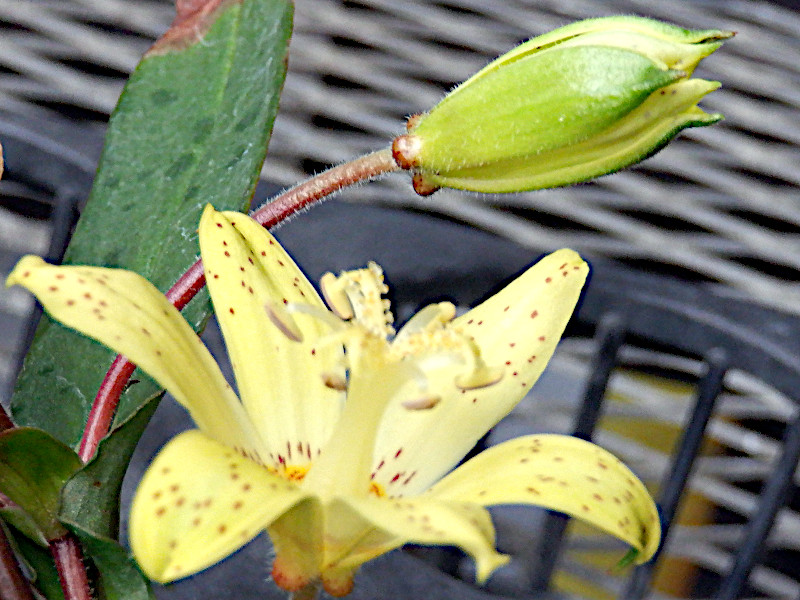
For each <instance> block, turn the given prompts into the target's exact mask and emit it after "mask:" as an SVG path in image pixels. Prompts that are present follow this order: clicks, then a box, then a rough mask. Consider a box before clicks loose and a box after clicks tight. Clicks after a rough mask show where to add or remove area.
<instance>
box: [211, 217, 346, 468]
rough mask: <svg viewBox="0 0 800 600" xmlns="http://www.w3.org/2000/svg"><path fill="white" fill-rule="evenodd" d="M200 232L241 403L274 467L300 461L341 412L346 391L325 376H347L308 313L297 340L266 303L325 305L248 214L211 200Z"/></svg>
mask: <svg viewBox="0 0 800 600" xmlns="http://www.w3.org/2000/svg"><path fill="white" fill-rule="evenodd" d="M199 233H200V251H201V254H202V256H203V265H204V267H205V272H206V281H207V284H208V288H209V292H210V293H211V298H212V300H213V302H214V308H215V311H216V315H217V319H218V320H219V323H220V326H221V328H222V332H223V335H224V337H225V344H226V346H227V348H228V354H229V355H230V358H231V362H232V364H233V369H234V373H235V374H236V383H237V385H238V388H239V395H240V396H241V398H242V403H243V404H244V406H245V408H246V409H247V412H248V414H249V415H250V419H251V420H252V422H253V423H254V424H255V426H256V428H258V429H259V431H260V432H261V434H262V437H263V439H264V442H265V443H266V444H267V445H268V446H269V448H270V453H271V460H272V461H273V464H274V466H276V467H278V466H279V465H285V464H287V463H289V464H293V465H298V464H300V465H305V464H307V463H308V462H310V460H311V458H312V457H315V456H316V455H317V453H318V451H319V449H320V448H321V447H322V444H323V443H324V442H325V441H326V440H327V438H328V437H329V436H330V432H331V429H332V427H333V425H334V424H335V423H336V420H337V418H338V415H339V413H340V411H341V406H342V401H343V394H342V393H341V392H338V391H336V390H333V389H331V388H328V387H326V386H325V384H324V380H323V376H322V375H323V374H324V373H338V372H340V371H341V376H342V377H343V376H344V373H343V371H342V366H341V361H342V352H341V350H340V349H338V348H337V347H336V346H335V345H333V344H327V345H324V346H323V345H320V338H322V337H323V336H324V335H326V334H328V333H330V329H329V328H328V326H326V325H324V324H323V323H322V322H320V321H319V320H317V319H314V318H311V317H308V316H306V315H298V318H297V327H298V328H299V332H300V335H301V337H302V341H299V342H297V341H293V340H290V339H288V338H287V337H286V335H285V334H284V333H283V332H282V331H281V330H279V329H278V327H276V325H275V324H274V323H273V322H271V321H270V319H269V317H268V316H267V311H266V308H265V306H266V305H268V304H278V305H280V306H283V305H284V304H286V303H298V304H307V305H311V306H314V307H318V308H320V309H324V305H323V303H322V301H321V300H320V298H319V296H318V295H317V292H316V291H315V290H314V288H313V286H312V285H311V284H310V283H309V282H308V280H307V279H306V277H305V275H303V273H302V272H301V271H300V269H299V268H298V267H297V265H295V263H294V261H292V259H291V258H290V257H289V255H288V254H287V253H286V251H285V250H284V249H283V248H282V247H281V246H280V244H278V242H277V241H276V240H275V238H274V237H272V235H270V234H269V232H267V231H266V230H265V229H264V228H263V227H261V226H260V225H259V224H258V223H256V222H255V221H254V220H252V219H251V218H250V217H248V216H246V215H243V214H240V213H232V212H231V213H219V212H216V211H215V210H214V209H213V207H211V206H210V205H209V206H207V207H206V210H205V212H204V213H203V217H202V219H201V220H200V230H199Z"/></svg>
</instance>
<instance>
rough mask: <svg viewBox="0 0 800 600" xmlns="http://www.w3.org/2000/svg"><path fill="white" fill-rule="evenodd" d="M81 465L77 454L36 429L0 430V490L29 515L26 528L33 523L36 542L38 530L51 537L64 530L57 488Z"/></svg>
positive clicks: (55, 536)
mask: <svg viewBox="0 0 800 600" xmlns="http://www.w3.org/2000/svg"><path fill="white" fill-rule="evenodd" d="M81 466H82V463H81V461H80V459H79V458H78V456H77V454H75V453H74V452H73V451H72V450H71V449H70V448H68V447H67V446H65V445H64V444H62V443H61V442H59V441H58V440H56V439H55V438H54V437H52V436H51V435H50V434H48V433H46V432H44V431H42V430H40V429H33V428H30V427H17V428H14V429H9V430H6V431H4V432H3V433H2V434H0V491H2V493H4V494H5V495H6V496H8V497H9V498H10V499H11V500H12V501H13V502H14V503H15V504H17V506H19V508H20V509H22V510H23V511H25V513H26V514H27V515H28V516H29V517H30V520H28V519H25V521H26V523H27V525H28V528H29V526H30V525H31V523H35V525H36V527H37V528H38V532H37V534H36V535H35V536H34V537H33V539H34V541H36V542H37V543H40V542H41V537H40V536H39V534H41V536H44V538H46V539H55V538H58V537H61V536H62V535H64V534H65V533H66V530H65V529H64V527H63V526H62V525H61V523H60V522H59V520H58V505H59V502H60V494H61V488H62V487H63V486H64V483H65V482H66V481H67V479H69V478H70V477H72V475H73V474H74V473H75V472H76V471H77V470H78V469H80V468H81ZM17 516H19V515H17ZM25 529H26V526H23V527H21V530H22V531H25Z"/></svg>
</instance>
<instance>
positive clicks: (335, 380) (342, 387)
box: [322, 373, 347, 392]
mask: <svg viewBox="0 0 800 600" xmlns="http://www.w3.org/2000/svg"><path fill="white" fill-rule="evenodd" d="M322 383H324V384H325V387H329V388H331V389H332V390H337V391H339V392H344V391H346V390H347V380H346V379H345V378H344V377H342V376H341V375H338V374H336V373H322Z"/></svg>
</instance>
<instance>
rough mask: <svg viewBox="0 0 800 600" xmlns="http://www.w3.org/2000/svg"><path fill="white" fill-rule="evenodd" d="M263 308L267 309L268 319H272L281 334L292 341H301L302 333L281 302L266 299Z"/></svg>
mask: <svg viewBox="0 0 800 600" xmlns="http://www.w3.org/2000/svg"><path fill="white" fill-rule="evenodd" d="M264 309H265V310H266V311H267V316H268V317H269V320H270V321H272V323H273V324H274V325H275V326H276V327H277V328H278V329H279V330H280V331H281V333H283V335H285V336H286V337H287V338H289V339H290V340H292V341H294V342H302V341H303V333H302V332H301V331H300V328H299V327H298V326H297V323H295V321H294V319H293V318H292V316H291V315H290V314H289V312H288V311H287V310H286V308H285V307H284V305H283V304H278V303H276V302H272V301H268V302H267V303H266V304H264Z"/></svg>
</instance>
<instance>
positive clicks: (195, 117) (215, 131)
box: [12, 0, 292, 447]
mask: <svg viewBox="0 0 800 600" xmlns="http://www.w3.org/2000/svg"><path fill="white" fill-rule="evenodd" d="M183 5H184V7H187V8H185V10H184V11H183V13H182V14H180V15H179V19H178V20H177V21H176V24H175V25H174V26H173V27H172V28H171V29H170V30H169V31H168V32H167V34H166V35H165V36H164V38H162V40H161V41H160V42H159V43H157V45H156V47H154V49H152V50H151V51H150V52H149V53H148V54H147V55H146V56H145V57H144V59H143V60H142V62H141V63H140V64H139V66H138V67H137V69H136V71H135V72H134V73H133V74H132V75H131V78H130V80H129V82H128V84H127V86H126V87H125V91H124V92H123V94H122V97H121V98H120V101H119V104H118V106H117V109H116V111H115V112H114V115H113V116H112V119H111V122H110V124H109V129H108V133H107V136H106V145H105V148H104V150H103V155H102V158H101V160H100V167H99V171H98V174H97V179H96V181H95V185H94V188H93V189H92V193H91V196H90V198H89V201H88V204H87V205H86V208H85V209H84V212H83V215H82V217H81V220H80V222H79V224H78V227H77V229H76V231H75V235H74V237H73V239H72V242H71V244H70V247H69V249H68V252H67V256H66V258H65V262H66V263H72V264H94V265H102V266H114V267H124V268H126V269H132V270H134V271H137V272H139V273H140V274H142V275H144V276H145V277H146V278H148V279H150V280H151V281H152V282H153V283H154V284H155V285H156V286H158V287H159V288H160V289H162V290H166V289H168V288H169V287H170V286H171V285H172V283H173V282H174V281H175V280H176V279H177V278H178V276H179V275H180V274H181V273H182V272H183V271H184V270H185V268H186V267H188V266H189V265H190V264H191V263H192V262H193V261H194V259H195V256H196V254H197V239H196V229H197V223H198V221H199V217H200V212H201V210H202V208H203V206H204V205H205V204H206V203H208V202H210V203H212V204H214V206H216V207H217V208H218V209H234V210H242V209H244V208H245V207H246V206H247V204H248V202H249V200H250V198H251V197H252V194H253V191H254V189H255V184H256V181H257V179H258V174H259V171H260V169H261V165H262V162H263V159H264V156H265V154H266V147H267V142H268V140H269V136H270V132H271V129H272V123H273V120H274V117H275V113H276V111H277V104H278V97H279V94H280V89H281V86H282V84H283V79H284V76H285V70H286V63H285V60H286V53H287V43H288V39H289V35H290V33H291V15H292V7H291V4H290V1H289V0H239V1H234V0H223V1H220V0H207V1H205V2H202V1H194V2H184V3H183ZM188 7H190V8H188ZM209 8H211V9H213V10H207V9H209ZM193 10H194V11H195V12H192V11H193ZM184 313H185V314H186V316H187V318H188V320H189V321H190V322H191V323H192V324H193V325H194V326H195V327H196V328H199V327H200V326H201V325H202V323H203V322H204V320H205V318H206V317H207V315H208V314H209V306H208V300H207V296H206V295H205V294H203V293H201V294H199V295H198V297H197V298H195V300H194V301H193V302H191V303H190V304H189V306H188V307H187V308H186V309H185V310H184ZM113 356H114V355H113V353H112V352H110V351H108V350H107V349H105V348H104V347H102V346H100V345H99V344H96V343H95V342H91V341H89V340H87V339H86V338H83V337H81V336H79V335H77V334H75V333H73V332H72V331H68V330H66V329H64V328H62V327H61V326H60V325H58V324H56V323H54V322H52V321H50V320H48V319H47V318H44V319H43V320H42V322H41V324H40V325H39V328H38V331H37V335H36V338H35V340H34V344H33V347H32V349H31V351H30V352H29V354H28V357H27V359H26V361H25V365H24V368H23V371H22V374H21V376H20V379H19V381H18V384H17V388H16V390H15V393H14V396H13V398H12V410H13V414H14V417H15V419H16V421H17V423H19V424H21V425H29V426H35V427H40V428H42V429H45V430H46V431H49V432H50V433H52V434H53V435H54V436H55V437H56V438H58V439H60V440H61V441H63V442H64V443H66V444H68V445H71V446H73V447H76V446H77V444H78V442H79V440H80V437H81V433H82V430H83V427H84V424H85V422H86V417H87V415H88V412H89V408H90V407H91V404H92V401H93V399H94V396H95V393H96V392H97V389H98V387H99V386H100V383H101V382H102V380H103V376H104V375H105V372H106V370H107V368H108V367H109V365H110V364H111V361H112V359H113ZM134 379H136V380H139V383H136V384H135V385H132V386H130V387H129V388H128V390H127V391H126V392H125V393H124V394H123V396H122V398H121V401H120V406H119V409H118V412H117V422H121V421H124V420H125V419H127V417H128V416H130V415H131V414H133V413H134V412H136V410H137V409H138V407H140V406H141V405H142V404H144V403H145V402H146V401H147V399H149V398H151V397H152V396H153V394H154V393H156V391H157V390H158V388H157V386H156V385H155V384H154V383H153V382H152V381H151V380H149V378H147V376H145V375H144V374H141V373H135V374H134Z"/></svg>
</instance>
